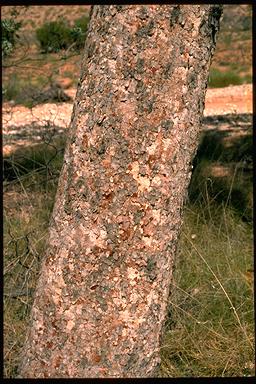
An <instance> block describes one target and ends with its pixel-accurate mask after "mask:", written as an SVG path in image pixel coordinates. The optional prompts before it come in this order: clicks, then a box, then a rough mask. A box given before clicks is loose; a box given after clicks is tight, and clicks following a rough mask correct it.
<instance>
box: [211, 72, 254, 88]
mask: <svg viewBox="0 0 256 384" xmlns="http://www.w3.org/2000/svg"><path fill="white" fill-rule="evenodd" d="M251 81H252V77H251V76H250V75H246V76H240V75H239V72H234V71H232V70H230V71H225V72H221V71H219V70H218V69H216V68H212V69H211V70H210V76H209V81H208V85H209V87H210V88H222V87H228V86H229V85H240V84H246V83H250V82H251Z"/></svg>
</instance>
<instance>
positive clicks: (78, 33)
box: [70, 16, 89, 51]
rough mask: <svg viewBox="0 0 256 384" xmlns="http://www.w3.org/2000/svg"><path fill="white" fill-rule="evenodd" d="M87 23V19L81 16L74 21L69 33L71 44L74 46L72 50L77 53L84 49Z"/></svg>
mask: <svg viewBox="0 0 256 384" xmlns="http://www.w3.org/2000/svg"><path fill="white" fill-rule="evenodd" d="M88 23H89V17H88V16H82V17H80V18H79V19H77V20H75V23H74V24H75V25H74V27H73V28H72V29H71V31H70V34H71V39H72V42H73V43H74V44H75V46H74V49H76V50H78V51H79V50H81V49H83V47H84V43H85V37H86V33H87V28H88Z"/></svg>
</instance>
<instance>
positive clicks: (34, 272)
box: [4, 136, 254, 378]
mask: <svg viewBox="0 0 256 384" xmlns="http://www.w3.org/2000/svg"><path fill="white" fill-rule="evenodd" d="M215 139H216V137H215ZM212 140H213V137H212V136H210V139H209V140H206V139H205V138H204V139H202V143H201V146H200V148H199V151H198V155H197V159H196V160H195V162H194V164H195V169H194V172H193V176H192V181H191V184H190V188H189V201H188V203H187V204H186V206H185V214H184V224H183V227H182V232H181V237H180V242H179V248H178V255H177V260H176V268H175V271H174V276H173V280H172V283H171V294H170V298H169V315H168V319H167V322H166V329H165V333H164V337H163V341H162V347H161V356H162V364H161V371H160V376H162V377H190V376H192V377H193V376H194V377H200V376H210V377H216V376H223V377H225V376H252V375H253V374H254V365H253V362H254V339H253V336H254V312H253V273H252V270H253V257H252V236H253V234H252V217H251V216H252V207H251V205H250V204H251V203H250V199H249V198H245V199H244V201H245V203H244V204H245V205H246V220H245V219H244V217H243V210H240V209H237V207H236V206H235V204H234V197H233V196H232V193H231V192H232V191H233V190H234V188H235V189H237V190H239V191H240V192H241V194H243V195H244V196H247V193H248V189H250V188H252V175H251V173H252V170H251V168H249V170H248V169H247V170H246V172H245V159H246V161H247V163H248V157H250V156H251V144H250V143H251V141H250V140H247V141H246V140H245V139H244V138H243V139H241V140H244V141H246V145H242V146H241V145H234V146H230V147H229V151H231V148H233V149H232V151H233V153H232V154H231V153H229V154H228V155H227V152H225V153H224V151H226V149H225V147H224V146H221V140H215V145H213V143H212ZM209 143H211V146H210V147H209ZM240 143H241V142H240ZM64 144H65V139H58V140H57V141H55V142H54V143H48V144H47V143H44V144H42V145H41V146H35V147H31V148H30V149H26V150H25V149H24V150H23V151H21V152H17V153H16V154H14V155H13V156H12V158H11V160H10V158H9V159H6V161H7V162H6V167H5V170H4V176H5V181H4V341H5V342H4V375H5V377H8V378H11V377H15V376H16V375H17V367H18V364H19V358H20V351H21V347H22V345H23V342H24V338H25V333H26V328H27V326H28V318H29V312H30V308H31V305H32V298H33V290H34V288H35V285H36V281H37V278H38V273H39V269H40V262H41V258H42V255H43V252H44V249H45V244H46V241H47V227H48V223H49V218H50V215H51V211H52V207H53V202H54V197H55V193H56V188H57V182H58V175H59V172H60V169H61V166H62V159H63V148H64ZM216 148H217V149H216ZM242 148H243V149H242ZM56 149H57V150H56ZM238 154H239V156H238ZM235 159H237V162H236V166H235V168H234V167H233V165H234V162H235ZM216 161H217V162H218V164H219V165H220V166H221V165H223V164H224V165H225V166H226V167H227V166H229V169H230V175H229V176H226V177H222V178H220V179H221V180H222V182H221V184H216V185H218V188H220V185H221V189H222V194H220V195H219V194H218V191H217V189H218V188H217V186H216V188H215V187H214V188H213V186H214V183H215V182H217V181H218V178H216V177H213V176H212V174H211V166H212V165H214V164H215V162H216ZM7 165H8V167H7ZM235 169H239V170H240V171H239V172H238V171H236V172H235ZM209 180H210V181H209ZM224 192H225V193H224ZM218 196H220V197H219V198H217V197H218Z"/></svg>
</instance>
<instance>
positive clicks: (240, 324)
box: [185, 235, 253, 349]
mask: <svg viewBox="0 0 256 384" xmlns="http://www.w3.org/2000/svg"><path fill="white" fill-rule="evenodd" d="M185 237H186V239H187V240H188V241H189V243H190V244H191V245H192V247H193V248H194V250H195V251H196V253H197V254H198V256H199V257H200V258H201V259H202V260H203V262H204V263H205V265H206V266H207V268H208V269H209V271H210V272H211V273H212V274H213V276H214V277H215V279H216V281H217V283H218V284H219V286H220V287H221V289H222V291H223V293H224V295H225V296H226V298H227V299H228V302H229V304H230V308H232V310H233V312H234V315H235V317H236V319H237V322H238V324H239V326H240V328H241V329H242V331H243V333H244V335H245V337H246V339H247V340H248V342H249V344H250V346H251V348H252V349H253V344H252V342H251V340H250V338H249V336H248V335H247V333H246V330H245V329H244V327H243V325H242V323H241V321H240V318H239V316H238V314H237V311H236V308H235V307H234V305H233V303H232V301H231V299H230V297H229V295H228V294H227V292H226V290H225V288H224V287H223V285H222V283H221V281H220V280H219V278H218V276H217V275H216V274H215V272H214V271H213V270H212V268H211V267H210V265H209V264H208V263H207V261H206V260H205V258H204V257H203V255H201V253H200V252H199V250H198V249H197V247H196V246H195V245H194V244H193V242H192V241H191V240H190V239H189V238H188V237H187V236H186V235H185Z"/></svg>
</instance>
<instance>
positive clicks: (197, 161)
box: [188, 114, 253, 221]
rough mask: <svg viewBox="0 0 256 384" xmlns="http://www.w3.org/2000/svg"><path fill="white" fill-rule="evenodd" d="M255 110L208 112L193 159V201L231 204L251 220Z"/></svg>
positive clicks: (190, 195)
mask: <svg viewBox="0 0 256 384" xmlns="http://www.w3.org/2000/svg"><path fill="white" fill-rule="evenodd" d="M252 144H253V136H252V114H227V115H221V116H209V117H205V118H204V120H203V130H202V136H201V142H200V145H199V147H198V151H197V154H196V156H195V158H194V161H193V174H192V178H191V182H190V186H189V191H188V196H189V201H190V202H191V203H202V202H204V203H206V202H208V203H209V202H212V201H215V202H216V203H218V204H224V205H230V206H232V208H234V210H235V211H236V212H237V213H238V214H239V215H240V216H241V218H242V219H243V220H245V221H251V220H252V185H253V183H252V181H253V179H252V178H253V172H252V170H253V160H252Z"/></svg>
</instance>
